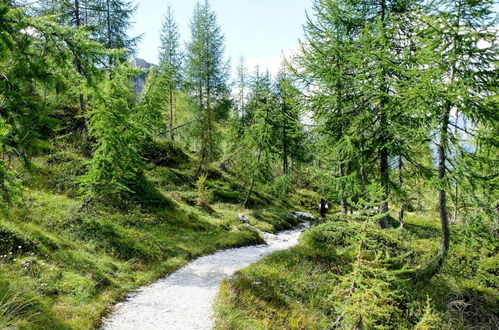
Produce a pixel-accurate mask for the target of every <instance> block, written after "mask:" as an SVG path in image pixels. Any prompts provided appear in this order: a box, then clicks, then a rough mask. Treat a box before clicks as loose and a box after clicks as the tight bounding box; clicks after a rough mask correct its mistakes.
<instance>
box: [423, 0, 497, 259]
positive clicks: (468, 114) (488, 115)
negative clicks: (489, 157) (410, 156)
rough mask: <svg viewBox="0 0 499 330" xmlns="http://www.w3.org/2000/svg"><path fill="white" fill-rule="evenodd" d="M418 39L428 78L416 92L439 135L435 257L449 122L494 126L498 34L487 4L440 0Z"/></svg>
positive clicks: (485, 0) (443, 211)
mask: <svg viewBox="0 0 499 330" xmlns="http://www.w3.org/2000/svg"><path fill="white" fill-rule="evenodd" d="M433 4H434V6H433V7H431V8H430V14H431V15H429V16H428V18H427V19H428V21H427V24H426V27H427V28H426V30H425V36H426V38H424V39H423V40H422V41H421V52H423V53H424V55H423V57H424V58H425V60H426V63H423V64H424V65H425V67H426V68H427V71H428V72H429V73H428V74H426V75H424V76H423V78H425V79H423V80H422V82H421V83H422V84H423V88H422V89H420V90H418V92H419V93H420V97H421V98H422V99H424V102H425V104H429V106H430V109H431V110H432V117H433V119H434V123H436V126H435V127H434V128H435V129H436V130H437V131H438V135H437V137H438V141H437V142H436V144H437V146H438V195H439V214H440V222H441V226H442V240H441V247H440V254H439V255H440V257H442V258H440V259H441V260H442V261H443V258H444V257H445V256H446V255H447V253H448V250H449V245H450V228H449V219H448V209H447V195H448V192H449V188H450V181H451V176H452V173H451V172H450V167H451V164H452V160H453V158H455V157H456V153H455V152H453V151H452V150H453V145H454V146H455V142H456V141H457V140H456V138H457V137H456V135H455V134H454V131H455V128H456V127H457V128H458V129H459V130H465V129H464V128H463V127H462V126H461V125H460V124H459V123H458V124H457V125H455V124H454V125H453V123H452V118H453V117H456V116H458V115H459V116H461V117H462V118H467V119H468V120H471V121H472V122H473V123H474V125H478V124H479V123H484V124H485V123H497V100H494V99H493V98H491V97H490V95H491V94H492V93H493V91H494V88H496V83H497V66H496V64H495V63H497V56H498V50H497V47H496V46H497V32H496V28H495V27H494V24H495V18H494V17H493V16H492V15H491V14H492V12H493V11H492V6H493V1H491V0H476V1H467V0H452V1H451V0H441V1H437V2H435V3H433Z"/></svg>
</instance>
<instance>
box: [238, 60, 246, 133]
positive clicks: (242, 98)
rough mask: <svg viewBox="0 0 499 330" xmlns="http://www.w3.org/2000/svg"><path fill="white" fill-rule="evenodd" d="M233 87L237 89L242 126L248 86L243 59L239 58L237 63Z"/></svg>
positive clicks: (244, 118) (244, 117)
mask: <svg viewBox="0 0 499 330" xmlns="http://www.w3.org/2000/svg"><path fill="white" fill-rule="evenodd" d="M235 85H236V86H235V87H236V88H237V97H236V99H237V108H238V112H239V113H238V117H239V118H241V122H242V123H243V124H244V123H245V120H246V103H247V94H246V92H247V89H248V86H249V82H248V68H247V67H246V64H245V62H244V57H243V56H241V58H240V59H239V63H238V65H237V68H236V81H235Z"/></svg>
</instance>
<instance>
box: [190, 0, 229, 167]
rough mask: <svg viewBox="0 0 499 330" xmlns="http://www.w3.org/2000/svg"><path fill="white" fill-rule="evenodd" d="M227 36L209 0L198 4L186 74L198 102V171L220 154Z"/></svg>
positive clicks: (192, 25)
mask: <svg viewBox="0 0 499 330" xmlns="http://www.w3.org/2000/svg"><path fill="white" fill-rule="evenodd" d="M224 49H225V47H224V36H223V34H222V32H221V30H220V26H219V25H218V24H217V17H216V14H215V12H214V11H213V10H212V9H211V6H210V4H209V2H208V0H206V1H204V2H200V1H198V2H197V3H196V6H195V8H194V15H193V18H192V21H191V40H190V42H189V43H188V45H187V63H186V75H187V80H188V82H189V84H190V87H191V89H192V93H193V95H195V100H196V102H197V108H198V112H199V117H198V124H199V131H200V140H201V148H200V150H199V160H200V163H199V168H198V172H199V171H200V170H201V169H202V168H203V166H204V165H206V164H207V163H208V162H210V161H213V160H214V159H215V157H216V155H217V147H216V144H215V138H216V129H217V128H216V121H217V116H216V115H217V113H216V111H215V110H216V109H217V107H218V106H219V105H220V104H221V103H222V102H223V101H224V100H225V99H226V98H227V94H228V87H227V79H228V64H227V63H226V62H225V61H224Z"/></svg>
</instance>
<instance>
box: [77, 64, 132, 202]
mask: <svg viewBox="0 0 499 330" xmlns="http://www.w3.org/2000/svg"><path fill="white" fill-rule="evenodd" d="M112 74H113V79H111V80H107V81H103V82H102V83H101V85H100V86H99V88H98V89H96V90H95V91H94V93H93V95H92V100H93V104H94V106H93V108H92V110H91V112H90V134H91V136H92V137H93V138H94V139H95V141H96V149H95V152H94V154H93V156H92V160H91V163H90V170H89V171H88V172H87V173H86V174H85V175H84V176H83V177H82V178H81V182H82V184H83V186H84V187H85V189H86V193H87V198H88V199H89V200H96V201H105V200H106V199H109V198H110V197H112V198H113V199H114V200H116V198H118V199H119V197H122V198H124V197H126V196H130V194H132V193H133V192H134V190H133V186H134V184H136V183H137V181H138V179H139V176H140V174H141V164H142V161H141V158H140V156H139V154H138V151H137V147H138V144H139V137H140V136H141V132H140V130H139V127H137V124H136V123H135V122H134V121H133V113H134V102H135V95H134V93H133V89H132V86H131V85H130V82H131V77H132V76H133V74H134V72H133V71H131V70H130V69H129V68H128V67H126V66H125V65H122V66H120V67H118V68H117V69H116V70H115V71H114V72H113V73H112Z"/></svg>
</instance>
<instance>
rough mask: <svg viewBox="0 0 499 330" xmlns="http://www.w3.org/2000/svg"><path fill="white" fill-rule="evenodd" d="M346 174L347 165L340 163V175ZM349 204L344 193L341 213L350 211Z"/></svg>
mask: <svg viewBox="0 0 499 330" xmlns="http://www.w3.org/2000/svg"><path fill="white" fill-rule="evenodd" d="M344 176H345V167H344V165H343V164H340V177H344ZM347 207H348V204H347V200H346V198H345V196H344V193H342V195H341V213H343V214H347V213H348V209H347Z"/></svg>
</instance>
